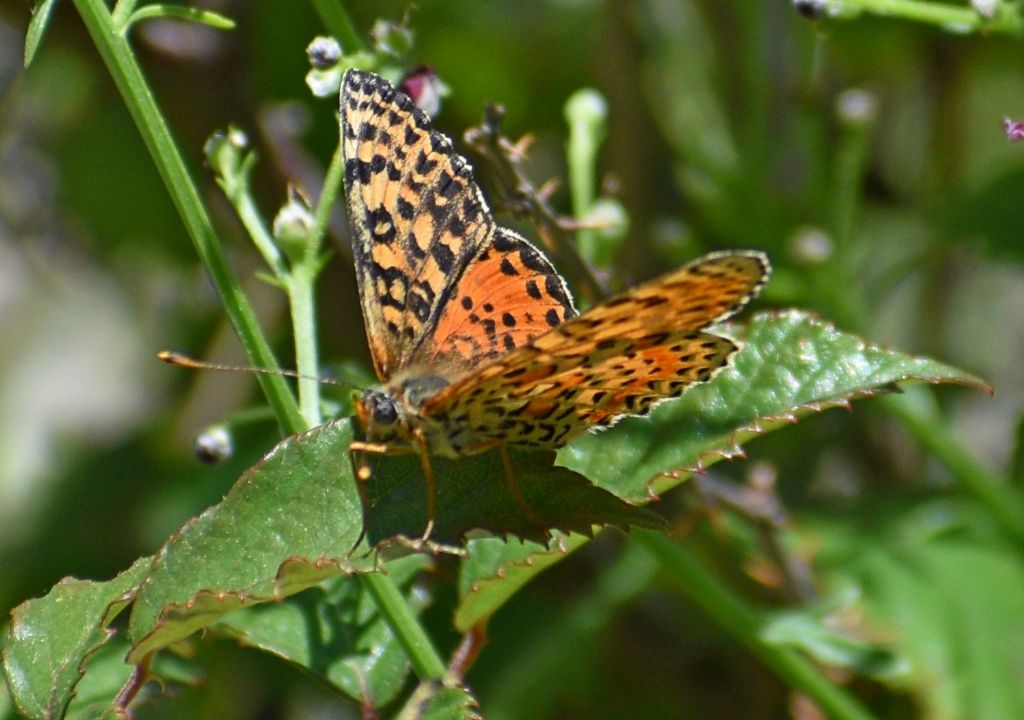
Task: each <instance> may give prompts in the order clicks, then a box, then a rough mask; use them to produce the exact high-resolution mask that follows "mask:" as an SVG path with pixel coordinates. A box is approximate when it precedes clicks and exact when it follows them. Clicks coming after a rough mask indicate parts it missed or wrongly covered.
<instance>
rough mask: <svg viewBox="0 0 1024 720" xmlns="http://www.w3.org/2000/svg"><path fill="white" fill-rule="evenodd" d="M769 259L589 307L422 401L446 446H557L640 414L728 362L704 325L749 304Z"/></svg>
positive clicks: (725, 342)
mask: <svg viewBox="0 0 1024 720" xmlns="http://www.w3.org/2000/svg"><path fill="white" fill-rule="evenodd" d="M769 272H770V266H769V263H768V259H767V257H765V256H764V255H763V254H761V253H756V252H729V253H714V254H712V255H708V256H706V257H704V258H701V259H699V260H697V261H695V262H693V263H691V264H689V265H687V266H685V267H683V268H680V269H679V270H676V271H675V272H672V273H669V274H668V275H665V276H663V277H661V278H659V279H657V280H654V281H652V282H649V283H647V284H644V285H641V286H640V287H637V288H635V289H633V290H630V291H628V292H626V293H623V294H622V295H619V296H617V297H615V298H612V299H611V300H608V301H607V302H605V303H602V304H600V305H597V306H595V307H594V308H591V309H590V310H588V311H587V312H585V313H583V314H582V315H580V316H579V317H576V318H575V319H571V320H569V321H567V322H565V323H563V324H561V325H559V326H557V327H555V328H554V329H553V330H551V331H550V332H548V333H547V334H545V335H543V336H541V337H539V338H537V339H536V340H535V341H533V342H531V343H529V344H528V345H525V346H523V347H521V348H519V349H517V350H514V351H512V352H511V353H509V354H507V355H506V356H504V357H502V358H500V359H498V360H496V361H494V362H492V363H490V364H488V365H486V366H484V367H482V368H480V369H479V370H478V371H476V372H473V373H470V374H469V375H467V376H465V377H463V378H462V379H460V380H458V381H456V382H455V383H453V384H451V385H449V386H448V387H446V388H445V389H444V390H442V391H440V392H439V393H437V394H436V395H434V396H433V397H431V398H429V399H428V400H427V401H426V402H425V403H424V404H423V406H422V407H421V413H422V414H423V415H425V416H428V417H431V418H434V419H436V420H438V421H439V422H441V423H443V424H444V425H445V426H446V427H447V429H448V433H449V435H450V436H451V437H452V439H453V443H452V444H453V446H454V447H456V448H458V449H459V450H460V451H463V452H471V451H472V448H473V447H474V446H480V445H486V444H487V443H488V442H492V441H507V442H509V443H512V444H518V445H527V446H535V447H558V446H560V445H562V444H564V443H565V442H567V441H568V440H569V439H571V438H572V437H573V436H574V435H577V434H578V433H579V432H581V431H583V430H584V429H586V428H589V427H593V426H602V425H608V424H610V423H611V422H613V421H614V420H615V419H616V418H617V417H619V416H621V415H643V414H646V413H647V412H648V411H649V410H650V409H651V407H652V406H653V405H654V404H655V403H657V402H659V401H661V400H664V399H666V398H671V397H677V396H678V395H681V394H682V393H683V391H685V390H686V388H688V387H690V386H691V385H693V384H694V383H697V382H704V381H707V380H709V379H711V378H712V377H713V376H714V374H715V373H716V372H717V371H719V370H721V369H722V368H723V367H725V365H726V363H727V362H728V361H729V357H730V356H731V355H732V354H733V353H734V352H735V351H736V349H737V346H736V344H735V343H734V342H733V341H731V340H729V339H727V338H723V337H719V336H717V335H714V334H711V333H708V332H705V331H704V329H705V328H706V327H707V326H708V325H711V324H713V323H715V322H720V321H722V320H724V319H726V318H728V317H730V316H732V315H733V314H735V313H737V312H739V310H740V309H741V308H742V307H743V306H744V305H746V304H747V303H748V302H749V301H750V300H751V299H752V298H753V297H754V296H756V295H757V293H758V292H759V291H760V289H761V287H762V286H763V285H764V283H765V281H766V280H767V277H768V274H769Z"/></svg>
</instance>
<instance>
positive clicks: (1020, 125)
mask: <svg viewBox="0 0 1024 720" xmlns="http://www.w3.org/2000/svg"><path fill="white" fill-rule="evenodd" d="M1003 132H1005V133H1006V139H1007V140H1009V141H1010V142H1021V141H1022V140H1024V120H1012V119H1010V118H1008V117H1007V118H1003Z"/></svg>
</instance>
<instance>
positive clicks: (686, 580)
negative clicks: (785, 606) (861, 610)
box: [629, 529, 874, 720]
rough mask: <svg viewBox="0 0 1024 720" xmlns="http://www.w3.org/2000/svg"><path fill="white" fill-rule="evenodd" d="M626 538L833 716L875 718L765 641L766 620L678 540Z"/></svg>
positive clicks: (646, 533) (836, 719)
mask: <svg viewBox="0 0 1024 720" xmlns="http://www.w3.org/2000/svg"><path fill="white" fill-rule="evenodd" d="M629 537H630V539H631V540H633V541H634V542H636V543H638V544H639V545H640V546H642V547H643V548H644V549H645V550H647V551H648V552H650V553H651V554H652V555H653V556H655V557H656V558H657V559H658V560H659V561H660V562H661V565H662V568H663V569H664V570H665V572H666V573H667V574H668V577H669V578H670V579H671V581H672V582H673V583H674V584H675V585H676V586H677V587H678V588H679V589H680V590H682V592H683V593H685V594H686V595H687V596H689V597H690V598H691V599H692V600H693V601H694V602H696V603H697V604H698V605H699V606H700V607H701V609H703V610H704V612H706V613H707V614H708V615H709V616H710V617H711V618H712V619H713V620H714V621H715V622H716V623H718V625H719V626H720V627H721V628H722V629H724V630H725V631H726V632H728V633H730V634H731V635H732V636H733V637H735V638H736V639H738V640H739V641H740V642H742V643H743V644H744V645H746V646H747V648H748V649H749V650H750V651H751V652H753V653H754V654H755V655H756V656H757V657H759V658H760V659H761V661H762V662H764V663H765V664H766V665H767V666H768V667H769V668H771V670H772V671H773V672H775V674H776V675H778V676H779V677H780V678H782V679H783V680H784V681H785V682H787V683H788V684H789V685H791V686H792V687H794V688H798V689H799V690H801V691H802V692H804V693H806V694H807V695H808V696H809V697H810V698H811V699H812V700H814V702H815V703H817V705H818V707H819V708H821V710H822V711H823V712H824V713H825V714H826V715H827V716H828V717H829V718H832V719H833V720H873V718H874V716H873V715H872V714H871V713H870V712H869V711H868V710H867V708H865V707H864V706H863V705H862V704H861V703H860V701H859V700H858V699H857V698H856V697H854V696H852V695H850V694H849V693H848V692H846V690H844V689H843V688H841V687H839V686H838V685H835V684H834V683H832V682H830V681H829V680H828V679H827V678H825V677H824V676H823V675H822V674H821V673H820V672H819V671H818V670H817V669H816V668H815V667H814V665H812V664H811V663H810V662H809V661H808V660H806V659H805V658H804V657H803V656H802V655H800V654H798V653H797V652H795V651H793V650H791V649H789V648H785V647H779V646H777V645H770V644H768V643H766V642H765V641H764V640H763V639H762V637H761V631H762V628H763V627H764V624H765V621H764V619H763V618H762V616H761V614H760V613H759V612H758V611H756V610H754V609H753V608H751V607H749V606H747V605H746V604H745V603H744V602H743V601H742V600H740V599H739V598H738V597H736V596H735V595H734V594H733V593H731V592H730V591H729V589H728V588H726V587H725V586H724V585H722V583H720V582H719V581H718V579H717V578H716V577H715V576H714V575H712V574H711V573H709V572H708V571H707V569H706V568H705V567H704V566H703V565H702V564H701V563H700V562H698V561H697V560H696V558H694V557H693V555H692V554H691V553H690V552H689V551H687V550H686V549H685V548H684V547H682V546H681V545H679V544H677V543H675V542H674V541H672V540H671V539H670V538H668V537H667V536H665V535H664V534H662V533H657V532H652V531H650V530H637V529H634V530H633V531H632V532H631V533H630V535H629Z"/></svg>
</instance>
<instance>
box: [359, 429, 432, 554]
mask: <svg viewBox="0 0 1024 720" xmlns="http://www.w3.org/2000/svg"><path fill="white" fill-rule="evenodd" d="M412 437H413V444H412V446H411V447H410V446H408V445H397V446H396V445H386V444H384V443H372V442H365V441H362V440H355V441H353V442H351V443H349V446H348V454H349V458H350V460H351V462H352V466H353V467H354V468H355V469H356V480H357V482H356V487H357V488H358V489H359V499H360V501H361V502H362V504H363V507H364V508H365V507H367V501H368V499H367V497H366V488H365V486H364V485H363V483H365V482H366V481H367V480H369V479H370V478H371V477H372V475H373V470H372V468H371V467H370V466H369V464H367V463H366V462H363V461H361V460H357V454H359V453H372V454H374V455H405V454H406V453H410V452H414V453H416V454H417V455H418V456H419V459H420V468H421V469H422V471H423V478H424V480H425V481H426V485H427V525H426V527H425V528H424V530H423V534H422V536H421V537H420V539H419V542H418V545H419V546H421V547H422V546H426V545H428V544H429V543H428V541H429V539H430V536H431V535H432V534H433V532H434V513H435V510H436V505H437V501H436V497H437V481H436V480H435V478H434V468H433V466H432V465H431V464H430V453H429V452H428V451H427V442H426V439H425V438H424V437H423V434H422V433H421V432H419V431H416V432H414V433H413V436H412ZM364 532H365V530H364ZM359 539H360V541H361V540H362V537H361V536H360V538H359ZM357 544H358V543H357Z"/></svg>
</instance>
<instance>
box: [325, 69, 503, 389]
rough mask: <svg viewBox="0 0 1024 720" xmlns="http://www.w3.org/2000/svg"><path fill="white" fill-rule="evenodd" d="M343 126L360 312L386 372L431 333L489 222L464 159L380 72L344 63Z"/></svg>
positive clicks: (485, 238) (485, 239) (380, 370)
mask: <svg viewBox="0 0 1024 720" xmlns="http://www.w3.org/2000/svg"><path fill="white" fill-rule="evenodd" d="M341 135H342V143H343V145H342V151H343V154H344V158H345V188H346V196H347V200H348V212H349V222H350V224H351V225H352V228H353V243H352V249H353V255H354V256H355V267H356V276H357V279H358V282H359V295H360V301H361V304H362V309H363V317H364V319H365V322H366V331H367V338H368V340H369V344H370V351H371V354H372V356H373V361H374V365H375V367H376V370H377V374H378V376H379V377H380V378H381V379H382V380H387V379H388V378H390V377H391V376H392V375H393V374H394V372H395V371H396V370H399V369H401V368H404V367H405V366H407V365H408V363H409V360H410V358H411V357H412V356H413V355H414V354H415V353H416V351H417V348H419V347H420V346H421V345H422V344H423V343H424V342H427V341H429V339H430V338H432V337H433V334H434V330H435V327H436V324H437V321H438V317H439V315H440V314H441V312H442V310H443V309H444V307H445V305H446V303H447V302H448V301H449V298H450V296H451V294H452V292H453V289H454V287H455V285H456V284H457V282H458V280H459V278H460V277H461V275H462V273H463V271H464V270H465V269H466V267H467V265H468V264H469V263H470V261H471V260H472V259H473V258H474V257H475V256H476V255H477V254H478V253H479V251H480V250H481V248H483V247H485V246H486V245H487V244H488V243H489V242H490V241H491V237H492V235H493V232H494V222H493V220H492V218H491V214H490V211H489V210H488V208H487V204H486V202H485V201H484V199H483V196H482V195H481V194H480V190H479V188H478V187H477V185H476V183H475V181H474V180H473V172H472V170H471V168H470V167H469V164H468V163H467V162H466V161H465V159H464V158H462V156H460V155H458V154H456V153H455V152H454V151H453V150H452V146H451V142H450V141H449V140H448V138H446V137H445V136H443V135H442V134H440V133H438V132H437V131H435V130H433V129H432V128H431V126H430V121H429V119H428V118H427V116H426V115H425V114H424V113H423V112H422V111H421V110H420V109H419V108H417V107H415V105H414V104H413V103H412V101H411V100H410V99H409V98H408V96H406V95H405V94H403V93H400V92H398V91H396V90H395V89H394V88H393V87H392V86H391V85H390V84H389V83H387V82H386V81H385V80H383V79H381V78H379V77H377V76H376V75H373V74H370V73H365V72H360V71H358V70H349V71H348V72H346V73H345V77H344V79H343V81H342V90H341Z"/></svg>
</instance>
